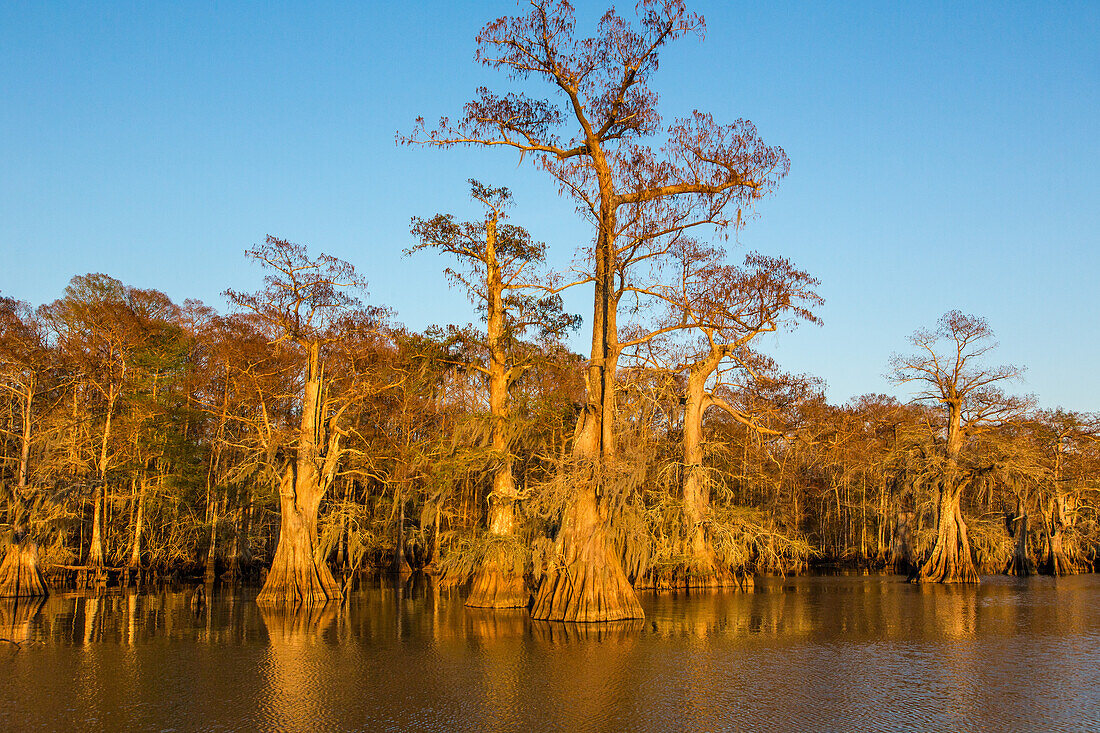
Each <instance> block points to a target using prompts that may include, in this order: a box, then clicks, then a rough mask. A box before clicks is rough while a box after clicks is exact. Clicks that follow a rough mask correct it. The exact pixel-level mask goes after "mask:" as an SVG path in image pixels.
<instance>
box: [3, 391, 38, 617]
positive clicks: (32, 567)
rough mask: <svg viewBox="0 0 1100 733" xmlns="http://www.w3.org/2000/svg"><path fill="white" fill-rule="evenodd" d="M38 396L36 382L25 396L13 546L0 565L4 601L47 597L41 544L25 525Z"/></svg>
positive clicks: (13, 508)
mask: <svg viewBox="0 0 1100 733" xmlns="http://www.w3.org/2000/svg"><path fill="white" fill-rule="evenodd" d="M33 396H34V386H33V382H32V383H30V385H29V386H28V388H27V389H26V391H25V394H24V395H23V434H22V446H21V449H20V452H19V455H20V458H19V473H18V476H17V478H16V481H17V486H16V489H15V491H14V492H12V502H11V505H12V512H13V515H14V516H13V517H12V520H13V521H12V524H13V525H14V529H13V531H12V540H11V544H10V545H9V546H8V551H7V554H6V555H5V556H4V561H3V563H0V598H15V597H34V596H46V595H48V591H47V590H46V579H45V578H44V577H43V575H42V569H41V568H40V567H39V564H38V544H37V543H36V542H35V541H34V539H33V538H32V537H31V536H30V534H29V532H28V531H27V530H26V528H25V527H24V526H22V524H21V523H22V522H23V521H24V517H23V516H21V514H22V505H23V491H24V490H25V489H26V487H27V476H28V466H29V458H30V445H31V400H32V398H33Z"/></svg>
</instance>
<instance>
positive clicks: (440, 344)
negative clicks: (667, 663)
mask: <svg viewBox="0 0 1100 733" xmlns="http://www.w3.org/2000/svg"><path fill="white" fill-rule="evenodd" d="M703 30H704V21H703V19H702V18H701V17H700V16H698V15H696V14H693V13H691V12H689V11H688V10H687V9H686V8H685V6H684V5H683V4H682V3H680V2H676V1H673V0H665V1H663V2H656V1H653V2H650V1H643V2H641V3H640V4H639V5H638V8H637V13H636V17H633V18H629V17H624V16H620V15H617V14H616V13H615V12H614V11H608V13H607V14H605V15H604V16H603V18H602V19H601V20H600V22H599V24H598V26H597V27H596V28H595V29H594V35H593V36H591V37H590V38H585V37H583V36H581V35H579V34H578V32H577V29H576V28H575V24H574V19H573V13H572V8H571V7H570V6H569V5H568V4H567V3H564V2H551V1H550V0H535V1H534V2H532V3H531V4H530V8H529V9H527V10H524V12H522V13H521V14H519V15H516V16H510V17H503V18H499V19H497V20H494V21H492V22H490V23H488V24H487V25H486V26H485V28H484V29H483V30H482V32H481V34H479V36H478V38H477V60H478V62H479V63H481V64H483V65H485V66H487V67H489V68H490V69H495V70H498V71H501V72H504V75H505V76H506V77H507V80H508V82H509V84H510V86H509V88H510V89H511V88H513V87H515V86H517V85H519V86H522V87H523V91H522V92H517V91H509V92H506V93H505V92H500V93H498V92H494V91H492V90H490V89H487V88H482V89H479V90H478V91H477V93H476V96H475V97H474V98H473V99H472V100H471V101H470V102H469V103H468V104H467V105H466V106H465V107H464V108H463V110H462V111H461V114H460V116H457V117H453V118H447V117H443V118H441V119H440V120H439V122H438V123H437V124H436V125H434V126H432V125H429V124H427V123H426V122H425V121H424V119H422V118H420V119H417V120H416V121H415V122H412V123H411V124H410V129H411V131H410V132H407V133H399V134H398V135H397V142H398V143H399V144H402V145H415V146H423V147H429V148H438V149H440V151H441V152H439V155H445V152H443V151H444V150H446V149H448V148H451V147H455V146H464V147H472V148H476V149H482V150H483V151H484V154H485V155H494V156H503V155H506V153H505V151H509V152H510V153H512V154H515V155H516V157H518V159H519V160H520V162H522V163H525V164H532V165H533V166H534V168H535V169H536V170H537V171H538V172H539V174H540V175H546V176H549V177H550V178H551V179H553V180H554V181H555V182H556V183H557V184H558V185H559V187H560V190H561V191H562V195H563V196H568V197H570V198H571V199H573V200H574V201H575V203H576V205H577V212H578V215H579V216H580V217H581V218H582V219H583V220H585V221H586V222H587V223H589V224H590V225H591V232H592V237H591V241H590V242H589V243H588V244H587V245H586V246H584V247H582V248H581V249H580V250H579V251H578V253H577V257H576V259H575V262H574V266H573V267H572V268H571V269H570V270H568V271H566V272H554V271H552V270H551V269H550V268H549V267H548V265H547V263H546V252H547V244H545V243H543V242H541V241H539V239H538V233H537V232H528V231H527V230H526V229H524V228H523V227H522V226H521V225H520V224H519V223H517V222H514V221H512V219H511V216H510V213H511V206H512V195H511V193H510V192H509V190H508V189H507V188H504V187H498V186H493V185H488V184H484V183H481V182H478V181H472V180H471V181H470V182H469V187H470V196H471V205H470V207H469V211H470V212H471V213H470V214H468V215H469V216H470V217H472V218H470V219H469V220H464V219H462V218H459V217H456V216H455V215H452V214H449V213H437V214H431V213H430V212H416V211H415V210H411V211H410V212H409V214H410V215H411V216H412V220H411V225H410V238H409V241H408V242H405V243H395V246H397V244H402V245H408V249H407V251H406V253H407V255H408V256H409V257H416V258H420V259H422V260H426V259H427V258H428V257H431V256H435V257H437V258H438V259H439V261H440V263H441V268H442V269H443V271H444V273H445V275H446V277H447V278H448V279H449V280H450V282H451V284H452V285H453V286H454V287H457V288H460V289H461V290H463V291H465V292H466V293H467V295H468V296H469V299H470V301H471V303H472V304H473V306H474V310H473V311H472V312H471V319H473V318H477V319H478V320H477V321H476V322H472V323H469V324H467V325H446V326H440V327H431V328H428V329H426V330H424V331H423V332H416V331H413V330H410V329H408V328H405V327H403V326H402V325H400V323H399V321H398V314H396V313H394V312H392V311H391V310H390V309H389V308H387V307H386V306H385V305H384V304H374V305H366V304H364V303H363V301H362V300H360V298H361V297H364V293H365V291H366V286H367V283H366V279H365V278H364V276H363V275H362V274H360V273H359V272H357V271H356V269H355V267H354V265H353V264H351V263H349V262H345V261H342V260H339V259H337V258H335V257H331V256H329V255H325V254H316V253H315V252H314V251H311V249H310V248H308V247H306V246H304V245H300V244H295V243H291V242H288V241H286V240H283V239H280V238H278V237H276V236H268V237H267V239H266V241H264V242H263V243H261V244H258V245H256V246H254V247H252V248H251V249H249V250H247V251H246V253H245V254H246V256H247V257H249V258H250V259H251V260H252V261H254V262H255V263H256V264H257V266H259V267H260V268H261V269H262V270H263V272H264V275H265V279H264V283H263V286H262V287H261V288H260V289H259V290H257V291H256V292H238V291H236V290H232V289H229V290H227V291H226V296H227V300H228V302H229V304H230V308H229V310H227V311H226V312H224V313H219V312H217V311H215V310H214V309H213V308H210V307H208V306H206V305H204V304H202V303H201V302H198V301H195V300H185V301H184V302H183V303H175V302H173V301H172V300H171V299H170V298H169V297H168V296H166V295H165V294H164V293H162V292H159V291H157V290H155V289H143V288H139V287H136V286H132V285H128V284H125V283H123V282H121V281H119V280H116V279H114V278H112V277H110V276H108V275H105V274H98V273H90V274H87V275H78V276H76V277H74V278H72V280H71V282H70V284H69V286H68V287H67V288H66V289H65V291H64V292H63V293H62V294H61V296H60V297H59V298H58V299H57V300H55V301H53V302H52V303H47V304H43V305H40V306H37V307H32V306H31V305H30V304H27V303H23V302H20V301H16V300H12V299H8V298H0V407H2V409H3V411H2V413H0V450H2V459H3V462H2V463H0V482H2V486H3V491H2V492H0V493H2V495H0V524H2V529H3V531H4V532H5V533H6V545H5V550H4V557H3V561H2V564H0V597H35V596H42V595H45V594H46V593H47V592H48V591H47V582H48V583H49V584H51V585H53V586H54V587H79V588H93V589H100V590H102V589H104V588H106V587H108V586H113V585H123V586H126V585H130V584H143V583H149V582H156V581H158V580H163V579H168V578H183V577H186V578H191V579H197V578H200V577H201V578H202V579H203V580H204V581H206V582H207V583H210V582H213V581H214V580H215V579H220V580H221V581H223V582H242V581H259V582H262V586H263V587H262V589H261V591H260V593H259V596H258V597H257V603H259V604H261V605H263V606H266V607H272V608H281V609H285V608H290V609H297V608H304V607H313V606H317V605H321V604H325V603H328V602H330V601H337V600H339V599H340V598H341V597H343V596H345V594H346V593H347V591H348V590H349V589H350V588H352V587H353V586H354V584H355V582H356V581H357V578H359V577H360V576H361V575H362V574H363V573H366V572H378V573H392V574H395V575H398V576H401V575H407V574H410V573H414V572H425V573H429V574H435V575H438V576H439V578H440V579H441V582H443V583H446V584H448V585H452V586H458V585H466V586H468V588H469V594H468V598H467V601H466V602H467V605H469V606H472V607H483V608H517V607H518V608H524V607H525V608H528V609H530V613H531V615H532V617H533V618H535V619H541V620H551V621H574V622H575V621H579V622H597V621H598V622H605V621H621V620H627V619H639V618H641V617H642V615H643V613H642V607H641V605H640V603H639V602H638V598H637V592H636V591H637V590H639V589H653V590H658V591H662V590H669V591H673V590H698V589H704V588H728V589H735V590H750V589H751V588H752V586H753V577H754V576H755V575H759V574H797V573H802V572H808V571H812V570H814V569H820V568H823V567H826V566H842V567H857V568H867V569H876V570H877V569H884V570H892V571H895V572H900V573H904V574H906V575H907V576H909V577H911V578H912V579H913V580H914V581H915V582H934V583H977V582H979V578H978V576H979V573H983V574H987V573H1010V574H1014V575H1027V574H1031V573H1035V572H1041V573H1048V574H1052V575H1064V574H1067V573H1076V572H1087V571H1093V570H1095V568H1096V565H1097V559H1098V558H1097V551H1098V548H1100V524H1098V518H1097V510H1098V508H1100V492H1098V488H1100V482H1098V480H1097V479H1098V476H1100V419H1098V417H1097V416H1095V415H1090V414H1086V413H1081V412H1073V411H1071V410H1065V409H1057V410H1040V409H1038V408H1037V407H1036V403H1035V400H1034V399H1033V398H1031V397H1027V396H1017V395H1014V394H1012V393H1011V391H1008V390H1009V387H1010V385H1011V384H1012V383H1013V382H1014V380H1017V379H1018V378H1019V377H1020V375H1021V374H1022V371H1023V370H1022V368H1020V367H1017V366H1012V365H999V364H998V363H997V362H996V354H995V351H994V349H995V347H996V342H995V340H994V335H993V331H992V329H991V327H990V325H989V324H988V323H987V322H986V321H985V320H984V319H983V318H981V317H979V316H975V315H968V314H964V313H961V312H958V311H954V310H952V311H948V312H947V313H945V314H944V316H943V317H942V318H941V319H940V320H939V321H938V322H937V323H936V324H933V325H932V326H931V327H929V328H927V329H922V330H918V331H916V332H915V333H914V334H913V335H912V336H911V338H910V343H909V348H908V351H907V352H906V353H902V354H898V355H895V356H894V357H893V358H892V359H891V361H890V362H889V364H888V365H884V366H885V367H886V368H887V369H888V370H889V373H888V376H889V378H890V380H891V381H892V382H893V383H894V384H896V385H900V386H902V387H903V388H904V389H907V390H909V391H910V394H911V395H912V400H911V401H909V402H901V401H899V400H897V399H895V398H892V397H889V396H885V395H881V394H868V395H864V396H862V397H859V398H856V399H853V400H851V401H850V402H848V403H846V404H843V405H831V404H829V403H828V402H827V401H826V399H825V397H824V391H823V386H822V384H821V383H820V381H819V380H817V379H816V378H814V377H813V376H812V375H798V374H788V373H786V372H785V371H784V370H783V369H782V367H781V365H779V364H777V363H776V362H775V361H774V360H772V359H771V358H770V357H768V356H767V355H766V354H764V353H762V352H761V351H760V350H759V349H758V343H759V341H760V339H759V337H760V336H762V335H764V334H772V333H782V332H785V331H789V330H790V329H793V328H795V327H809V326H814V325H820V321H819V318H818V315H817V310H818V309H819V308H820V306H821V305H822V303H823V301H822V299H821V297H820V296H819V295H818V294H817V288H818V286H819V284H820V283H819V282H818V280H817V279H815V278H814V277H813V275H812V274H810V273H807V272H804V271H802V270H801V269H799V268H798V267H797V266H796V265H795V264H794V263H792V262H790V261H789V260H787V259H785V258H782V257H770V256H765V255H761V254H757V253H751V252H750V253H747V254H745V253H740V254H738V255H736V256H734V255H733V254H732V253H730V252H728V251H727V250H726V248H725V247H724V246H723V243H724V242H727V241H728V240H729V238H730V235H733V234H736V233H737V232H738V231H739V230H741V229H742V228H744V227H745V226H747V225H748V223H749V222H750V220H751V218H752V216H753V211H754V206H755V204H756V202H758V201H759V200H761V199H762V198H764V197H766V196H769V195H771V194H772V192H773V191H775V190H776V189H777V187H778V186H779V184H780V182H781V180H782V179H783V178H784V177H785V175H786V174H787V171H788V169H789V165H790V164H789V161H788V159H787V156H786V154H785V153H784V151H783V150H782V149H781V148H779V147H777V146H774V145H770V144H766V143H765V142H764V140H763V139H762V137H761V136H760V135H759V134H758V132H757V129H756V127H755V126H754V125H753V124H752V123H751V122H749V121H747V120H736V121H734V122H732V123H728V124H721V123H719V122H717V121H716V120H714V119H713V118H712V117H711V116H710V115H709V114H706V113H703V112H698V111H696V112H694V113H693V114H692V115H690V116H688V117H686V118H682V119H675V120H671V121H666V120H662V118H661V116H660V114H659V112H658V100H657V95H656V93H655V92H654V91H653V90H652V88H651V87H650V86H649V80H650V77H651V75H652V74H654V73H656V72H657V65H658V64H657V62H658V55H659V53H661V52H662V51H663V50H664V49H665V47H666V46H668V45H669V44H672V43H674V42H675V41H677V40H679V39H682V38H685V37H691V36H702V34H703ZM529 94H530V95H531V96H529ZM541 95H547V96H546V97H545V98H544V97H543V96H541ZM417 213H419V214H422V215H424V217H425V218H420V217H419V216H415V214H417ZM423 285H424V283H410V286H411V287H418V286H423ZM573 287H577V288H583V289H585V290H586V292H587V291H588V289H590V291H591V292H592V294H593V308H592V311H591V314H590V315H588V314H585V316H584V317H583V318H582V317H581V316H579V315H576V314H570V313H567V312H566V311H565V310H564V305H563V301H562V299H561V293H562V292H563V291H565V290H566V289H568V288H573ZM475 312H476V315H475ZM581 329H583V332H584V333H585V334H590V336H591V351H590V352H589V354H588V355H586V356H585V355H579V354H575V353H572V352H571V351H570V350H569V348H567V346H566V343H567V338H568V336H569V335H570V334H571V333H574V332H577V331H578V330H581Z"/></svg>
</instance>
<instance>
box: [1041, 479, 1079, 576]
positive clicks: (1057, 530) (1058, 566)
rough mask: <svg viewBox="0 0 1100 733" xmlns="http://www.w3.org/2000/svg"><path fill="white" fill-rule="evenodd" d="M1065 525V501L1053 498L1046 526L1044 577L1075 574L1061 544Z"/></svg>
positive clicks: (1075, 569) (1074, 569)
mask: <svg viewBox="0 0 1100 733" xmlns="http://www.w3.org/2000/svg"><path fill="white" fill-rule="evenodd" d="M1065 523H1066V522H1065V500H1064V499H1063V498H1061V497H1055V498H1053V499H1051V501H1050V519H1049V521H1048V524H1047V555H1046V557H1045V558H1044V559H1043V568H1042V569H1043V573H1044V574H1046V575H1054V576H1060V575H1072V574H1074V573H1076V572H1077V568H1076V567H1075V566H1074V564H1073V563H1072V562H1070V560H1069V557H1067V556H1066V551H1065V548H1064V545H1063V542H1062V534H1063V533H1062V530H1063V528H1064V527H1065Z"/></svg>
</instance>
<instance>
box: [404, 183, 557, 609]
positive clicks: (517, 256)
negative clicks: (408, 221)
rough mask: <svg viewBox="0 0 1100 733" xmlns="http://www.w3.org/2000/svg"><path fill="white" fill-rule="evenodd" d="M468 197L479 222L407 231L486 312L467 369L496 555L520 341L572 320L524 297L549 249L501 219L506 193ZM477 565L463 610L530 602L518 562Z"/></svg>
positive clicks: (510, 535)
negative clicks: (477, 207)
mask: <svg viewBox="0 0 1100 733" xmlns="http://www.w3.org/2000/svg"><path fill="white" fill-rule="evenodd" d="M470 196H471V198H473V199H475V200H476V201H479V202H480V203H481V204H482V205H483V206H484V207H485V209H486V215H485V220H484V221H483V222H461V223H460V222H456V221H455V220H454V218H453V217H451V216H450V215H443V214H439V215H436V216H435V217H433V218H431V219H428V220H424V219H416V218H414V219H413V222H412V223H413V227H412V232H413V235H414V236H415V237H416V238H417V239H418V240H420V242H419V244H417V245H416V246H414V247H412V248H411V249H410V250H408V252H409V253H412V252H415V251H418V250H421V249H425V248H433V249H437V250H439V251H441V252H446V253H448V254H450V255H453V256H454V257H455V258H457V260H458V269H457V270H456V269H452V268H447V270H446V272H447V275H448V277H450V278H451V279H452V280H453V281H455V282H457V283H459V284H461V285H462V286H463V287H464V288H465V289H466V292H467V294H468V295H469V297H470V299H471V300H472V301H474V303H476V304H477V305H478V307H479V309H481V310H483V311H484V313H485V324H486V331H485V334H484V339H483V340H482V339H478V341H480V343H475V344H471V346H473V348H474V350H475V351H476V352H482V351H483V352H485V354H486V357H487V358H486V359H485V360H484V363H482V362H481V361H480V360H477V359H475V360H472V361H468V362H466V363H465V366H467V367H469V368H471V369H473V370H475V371H477V372H480V373H481V374H483V375H484V376H485V378H486V379H487V381H488V386H489V415H490V421H491V425H490V445H491V448H492V451H493V453H494V461H495V463H496V469H495V471H494V474H493V488H492V490H491V491H490V492H489V534H490V536H491V539H493V540H495V541H494V542H490V543H489V547H493V548H496V551H495V552H494V554H498V555H499V554H501V552H500V548H501V547H503V546H507V545H508V544H509V543H510V542H514V540H515V528H514V525H515V504H516V500H517V498H518V493H517V491H516V485H515V479H514V477H513V474H512V455H511V446H510V445H509V442H510V441H509V436H510V430H509V427H510V426H509V417H510V415H511V405H510V404H509V403H510V400H509V395H508V389H509V386H510V385H511V384H512V383H513V382H515V381H516V380H517V379H518V378H519V377H520V375H521V374H523V372H524V371H525V370H527V369H528V368H530V366H531V365H532V362H533V360H534V358H535V356H536V351H535V350H534V349H533V348H531V347H530V346H529V345H525V344H523V343H522V342H521V339H522V338H523V336H524V335H525V334H526V332H527V331H529V330H537V331H538V332H539V335H540V336H541V337H542V338H544V339H545V338H548V337H552V338H555V337H558V336H561V335H563V333H564V332H565V331H567V330H568V329H569V328H570V327H572V326H574V325H576V323H577V319H575V318H573V317H571V316H569V315H566V314H565V313H563V312H562V307H561V298H560V297H559V296H557V295H545V296H543V297H541V298H536V297H532V296H531V295H530V294H529V293H525V292H524V291H529V290H530V289H531V287H532V285H531V283H532V282H533V281H535V280H537V279H538V275H539V273H537V272H535V271H534V268H536V267H537V266H538V265H539V264H540V263H541V262H542V261H543V259H544V258H545V251H546V245H544V244H543V243H541V242H536V241H534V240H533V239H531V236H530V234H528V233H527V231H526V230H524V229H523V228H521V227H518V226H515V225H512V224H505V223H504V222H503V220H504V218H505V214H506V209H507V205H508V204H509V202H510V200H511V194H510V193H509V191H508V189H506V188H490V187H488V186H485V185H483V184H481V183H479V182H477V181H473V180H471V181H470ZM513 554H515V553H513ZM479 564H480V567H479V568H478V569H477V570H476V571H475V572H474V575H473V580H474V583H473V587H472V589H471V592H470V596H469V598H468V599H467V601H466V605H468V606H474V607H485V608H517V607H522V606H526V605H527V599H528V593H527V590H526V588H525V584H524V580H523V568H522V565H521V564H518V563H516V561H515V557H488V556H487V557H484V558H481V560H480V563H479Z"/></svg>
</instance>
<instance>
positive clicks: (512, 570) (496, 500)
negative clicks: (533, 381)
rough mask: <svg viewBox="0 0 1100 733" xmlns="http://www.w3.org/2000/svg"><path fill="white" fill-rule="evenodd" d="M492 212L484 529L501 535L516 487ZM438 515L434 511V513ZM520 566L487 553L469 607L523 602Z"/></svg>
mask: <svg viewBox="0 0 1100 733" xmlns="http://www.w3.org/2000/svg"><path fill="white" fill-rule="evenodd" d="M496 234H497V215H496V213H495V212H494V213H493V214H492V215H491V216H490V218H489V219H488V221H486V222H485V271H486V286H487V287H486V295H487V303H486V306H487V311H488V312H487V314H486V315H487V320H486V330H487V333H486V335H487V336H488V343H489V413H490V420H492V443H491V445H492V449H493V452H494V453H496V454H497V456H498V457H499V460H500V465H499V466H498V467H497V470H496V473H495V474H494V476H493V488H492V490H491V491H490V492H489V499H488V500H489V533H490V534H492V535H496V536H497V537H500V538H506V537H511V536H512V535H513V533H514V531H515V528H514V525H515V502H516V486H515V480H514V479H513V477H512V456H511V454H510V446H509V441H508V435H507V427H508V426H507V420H508V416H509V409H508V380H509V376H510V375H509V369H508V353H507V348H506V345H505V342H504V339H505V322H504V318H505V313H504V301H503V283H502V282H501V273H500V264H499V262H498V261H497V255H496ZM437 516H438V514H437ZM528 597H529V595H528V593H527V588H526V585H525V583H524V581H523V574H522V571H521V572H519V573H517V572H516V563H515V560H514V558H509V557H499V556H488V557H485V558H483V560H482V566H481V568H480V569H479V570H478V571H477V572H476V573H474V578H473V584H472V586H471V588H470V595H469V597H468V598H467V599H466V605H467V606H471V607H474V608H520V607H523V606H526V605H527V599H528Z"/></svg>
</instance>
